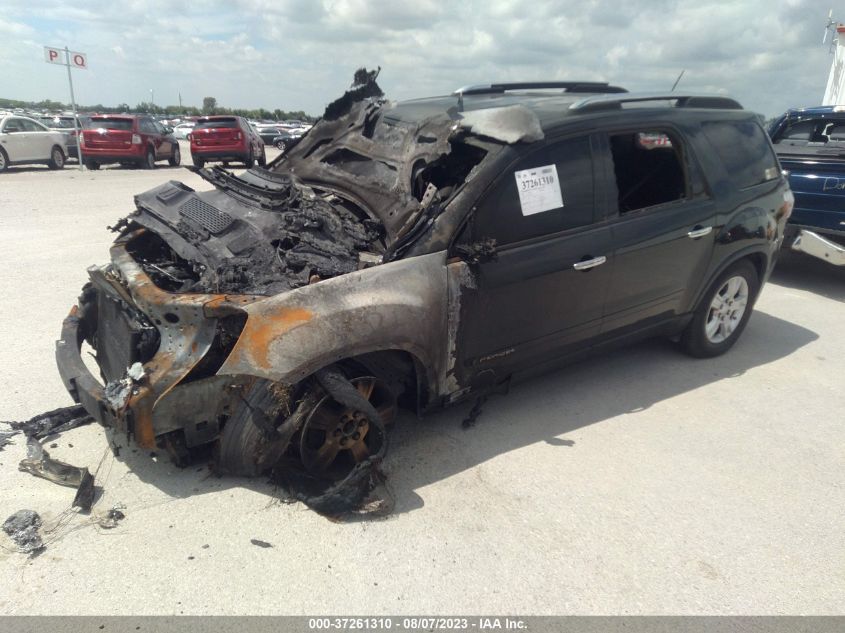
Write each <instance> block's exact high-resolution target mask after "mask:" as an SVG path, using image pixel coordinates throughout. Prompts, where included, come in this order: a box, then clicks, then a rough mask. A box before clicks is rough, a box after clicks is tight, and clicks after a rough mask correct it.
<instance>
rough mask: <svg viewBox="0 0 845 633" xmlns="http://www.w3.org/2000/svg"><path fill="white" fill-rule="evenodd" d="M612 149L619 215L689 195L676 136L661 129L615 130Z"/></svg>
mask: <svg viewBox="0 0 845 633" xmlns="http://www.w3.org/2000/svg"><path fill="white" fill-rule="evenodd" d="M610 150H611V154H612V155H613V170H614V174H615V177H616V189H617V195H618V198H617V200H618V203H619V213H620V215H621V214H625V213H630V212H631V211H637V210H639V209H646V208H648V207H654V206H657V205H660V204H665V203H667V202H673V201H675V200H682V199H684V198H686V197H687V178H686V174H685V171H684V168H683V158H682V155H681V148H680V141H679V140H678V139H677V137H676V136H674V135H672V134H668V133H666V132H663V131H659V130H642V131H638V132H626V133H624V134H612V135H611V136H610Z"/></svg>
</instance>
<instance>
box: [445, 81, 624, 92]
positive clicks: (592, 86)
mask: <svg viewBox="0 0 845 633" xmlns="http://www.w3.org/2000/svg"><path fill="white" fill-rule="evenodd" d="M554 89H560V90H564V91H566V92H586V93H602V94H607V93H619V92H628V91H627V90H625V88H621V87H620V86H611V85H610V84H608V83H607V82H606V81H520V82H515V83H503V84H477V85H472V86H464V87H463V88H458V89H457V90H455V91H454V92H453V93H452V94H454V95H461V94H462V95H484V94H502V93H504V92H507V91H508V90H554Z"/></svg>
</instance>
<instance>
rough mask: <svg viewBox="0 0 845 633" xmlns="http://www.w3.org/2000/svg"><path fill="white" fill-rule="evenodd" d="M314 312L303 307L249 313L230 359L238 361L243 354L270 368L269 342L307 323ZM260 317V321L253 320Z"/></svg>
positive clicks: (265, 367)
mask: <svg viewBox="0 0 845 633" xmlns="http://www.w3.org/2000/svg"><path fill="white" fill-rule="evenodd" d="M313 316H314V314H313V313H312V312H311V311H310V310H306V309H305V308H284V307H282V308H278V309H276V310H274V311H272V312H262V313H259V314H255V315H252V314H251V315H250V316H249V319H247V322H246V327H245V328H244V331H243V333H242V334H241V337H240V339H238V342H237V344H236V345H235V348H234V349H233V350H232V354H231V358H230V361H234V362H239V361H240V359H241V358H242V357H243V355H244V354H245V355H246V357H247V359H248V360H251V361H252V362H253V363H255V364H256V365H257V366H259V367H261V368H262V369H269V368H270V359H269V357H268V354H269V351H270V344H271V343H272V342H273V341H274V340H276V339H277V338H279V337H280V336H282V335H283V334H284V333H286V332H289V331H290V330H292V329H293V328H295V327H296V326H298V325H301V324H302V323H307V322H308V321H310V320H311V319H312V318H313ZM258 319H260V322H257V323H256V322H255V321H256V320H258Z"/></svg>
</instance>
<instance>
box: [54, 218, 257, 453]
mask: <svg viewBox="0 0 845 633" xmlns="http://www.w3.org/2000/svg"><path fill="white" fill-rule="evenodd" d="M135 235H136V234H132V235H128V236H125V237H123V238H120V239H119V240H118V241H116V242H115V244H114V246H113V247H112V249H111V256H112V266H105V267H92V268H90V269H89V270H88V273H89V276H90V279H91V284H92V286H93V288H94V289H95V290H96V292H97V293H104V295H105V298H107V299H108V300H109V301H114V302H120V303H121V305H123V306H125V307H126V309H132V310H137V311H139V312H141V313H142V314H143V315H145V317H146V318H147V319H148V320H149V321H150V322H151V323H154V324H155V328H156V329H157V330H158V334H159V345H158V349H157V350H156V351H155V353H154V354H152V356H151V358H149V359H148V360H146V361H145V362H143V363H142V364H143V367H144V376H143V377H142V378H141V379H140V380H137V381H133V382H132V384H131V391H130V394H129V396H128V397H127V398H125V399H122V400H120V401H119V402H116V401H115V399H114V398H113V397H109V395H108V391H109V390H108V388H104V386H103V384H102V383H101V382H100V381H99V380H98V379H97V378H96V377H95V376H94V375H93V374H92V373H91V371H90V370H89V369H88V367H87V366H86V365H85V363H84V362H83V359H82V344H83V342H84V341H85V337H86V332H88V333H90V332H91V331H92V329H96V328H97V327H100V328H102V327H103V324H102V323H97V322H96V321H97V316H96V314H94V313H92V310H91V309H86V310H80V307H79V306H74V307H73V308H72V309H71V311H70V314H68V316H67V317H66V318H65V320H64V322H63V324H62V334H61V338H60V339H59V340H58V341H57V343H56V362H57V364H58V369H59V374H60V375H61V377H62V381H63V382H64V385H65V387H66V388H67V390H68V392H69V393H70V394H71V396H72V397H73V399H74V400H75V401H76V402H79V403H80V404H82V406H83V407H85V410H86V411H88V413H90V414H91V415H92V416H93V417H94V418H95V419H96V420H98V421H99V422H100V423H102V424H104V425H106V426H110V427H113V428H115V429H117V430H119V431H122V432H124V433H126V434H127V435H128V436H131V437H133V438H134V439H135V441H136V442H137V444H138V445H139V446H141V447H144V448H154V447H156V446H157V445H158V444H159V443H160V442H159V439H160V438H161V437H162V436H164V435H167V434H168V433H170V432H173V431H177V430H182V431H184V437H185V440H186V443H187V445H188V446H189V447H190V446H193V445H197V444H201V443H204V442H208V441H212V440H213V439H214V438H215V437H216V436H217V432H218V429H219V420H220V418H221V416H223V415H225V414H226V413H227V412H228V410H229V407H230V404H231V403H230V402H229V401H230V400H231V398H232V397H236V392H238V391H239V390H240V389H241V388H243V387H244V386H245V385H246V384H247V383H248V381H249V379H248V378H245V379H243V380H242V379H239V378H237V377H232V376H216V375H214V374H213V373H210V374H209V373H208V372H206V374H205V375H203V376H201V377H199V378H197V379H193V377H192V378H190V379H189V375H190V374H191V372H192V370H194V368H196V367H197V365H198V364H199V363H200V362H201V361H202V360H203V358H204V357H205V356H206V354H207V353H208V351H209V349H210V348H211V346H212V344H213V343H214V340H215V335H216V333H217V323H218V319H219V317H223V316H227V315H231V314H233V313H234V312H236V311H237V310H238V309H239V306H241V305H244V304H247V303H249V302H251V301H253V300H254V299H255V297H251V296H227V295H211V294H174V293H169V292H165V291H163V290H161V289H159V288H158V287H156V286H155V284H154V283H153V282H152V280H151V279H150V278H149V277H148V276H147V275H146V273H145V272H144V271H143V269H142V268H141V266H140V265H138V263H137V262H135V260H134V259H133V258H132V257H131V255H130V254H129V253H128V252H127V250H126V244H127V243H128V242H129V241H131V239H132V238H133V237H134V236H135ZM97 297H98V301H99V294H98V295H97ZM118 343H120V341H118ZM101 344H105V343H104V342H101ZM101 353H103V352H102V351H101V350H98V355H99V354H101ZM101 367H102V365H101ZM127 369H128V368H127ZM186 379H187V380H186ZM114 380H116V378H115V379H114ZM114 380H113V381H114ZM124 380H125V378H124Z"/></svg>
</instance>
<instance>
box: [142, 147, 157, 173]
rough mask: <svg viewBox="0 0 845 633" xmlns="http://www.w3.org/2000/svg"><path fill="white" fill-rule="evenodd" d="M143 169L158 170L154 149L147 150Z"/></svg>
mask: <svg viewBox="0 0 845 633" xmlns="http://www.w3.org/2000/svg"><path fill="white" fill-rule="evenodd" d="M141 168H142V169H155V168H156V155H155V152H154V151H153V149H152V148H149V149H147V153H146V154H145V155H144V160H143V161H142V162H141Z"/></svg>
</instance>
